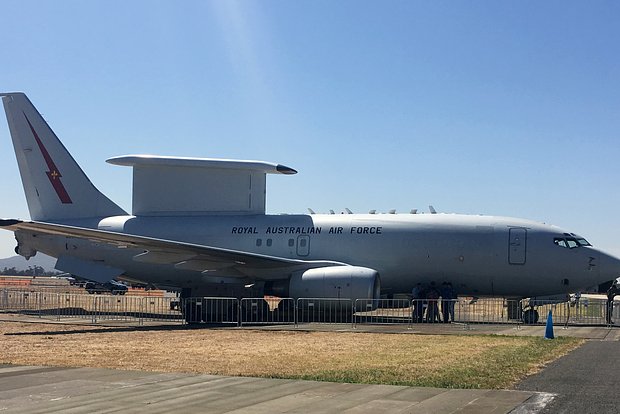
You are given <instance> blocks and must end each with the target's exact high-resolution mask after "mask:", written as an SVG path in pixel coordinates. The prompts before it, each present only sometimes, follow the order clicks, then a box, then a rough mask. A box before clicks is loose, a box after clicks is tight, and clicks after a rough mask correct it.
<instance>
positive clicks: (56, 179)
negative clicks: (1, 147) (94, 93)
mask: <svg viewBox="0 0 620 414" xmlns="http://www.w3.org/2000/svg"><path fill="white" fill-rule="evenodd" d="M24 117H25V118H26V122H28V126H30V130H31V131H32V135H34V139H35V141H37V145H38V146H39V149H40V150H41V154H42V155H43V159H44V160H45V163H46V164H47V168H49V171H46V174H47V178H48V179H49V180H50V183H52V187H54V190H55V191H56V194H58V198H59V199H60V201H61V202H62V203H63V204H73V201H71V197H69V194H68V193H67V190H66V189H65V186H64V185H62V181H60V177H62V174H61V173H60V171H58V168H56V164H54V161H53V160H52V157H51V156H50V154H49V152H47V149H46V148H45V146H44V145H43V143H42V142H41V139H39V135H38V134H37V131H35V130H34V127H33V126H32V124H31V123H30V120H29V119H28V117H27V116H26V114H25V113H24Z"/></svg>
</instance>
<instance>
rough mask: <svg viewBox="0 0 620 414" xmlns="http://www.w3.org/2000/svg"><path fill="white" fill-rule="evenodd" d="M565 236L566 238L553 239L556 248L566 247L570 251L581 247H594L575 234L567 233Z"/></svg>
mask: <svg viewBox="0 0 620 414" xmlns="http://www.w3.org/2000/svg"><path fill="white" fill-rule="evenodd" d="M564 235H565V237H555V238H554V239H553V243H554V244H555V245H556V246H560V247H566V248H569V249H575V248H577V247H581V246H592V245H591V244H590V243H588V241H587V240H586V239H584V238H583V237H580V236H577V235H576V234H574V233H565V234H564Z"/></svg>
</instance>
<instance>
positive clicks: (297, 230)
mask: <svg viewBox="0 0 620 414" xmlns="http://www.w3.org/2000/svg"><path fill="white" fill-rule="evenodd" d="M230 232H231V234H381V233H382V232H383V227H381V226H351V227H346V228H345V227H339V226H332V227H329V229H327V228H326V231H325V232H324V233H323V227H313V226H309V227H305V226H275V227H266V228H264V229H260V230H259V228H258V227H255V226H233V227H232V228H231V231H230Z"/></svg>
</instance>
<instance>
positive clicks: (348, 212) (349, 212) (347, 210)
mask: <svg viewBox="0 0 620 414" xmlns="http://www.w3.org/2000/svg"><path fill="white" fill-rule="evenodd" d="M344 211H346V212H347V214H353V212H352V211H351V210H349V209H348V208H346V207H345V208H344Z"/></svg>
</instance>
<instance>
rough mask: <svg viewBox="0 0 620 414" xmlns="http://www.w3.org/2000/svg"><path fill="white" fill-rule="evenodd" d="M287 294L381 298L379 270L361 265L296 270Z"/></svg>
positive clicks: (298, 296)
mask: <svg viewBox="0 0 620 414" xmlns="http://www.w3.org/2000/svg"><path fill="white" fill-rule="evenodd" d="M288 294H289V295H290V296H291V297H293V298H330V299H351V300H352V301H355V299H379V296H380V294H381V282H380V279H379V273H378V272H377V271H376V270H373V269H369V268H367V267H359V266H334V267H319V268H317V269H310V270H306V271H304V272H299V273H295V274H293V276H292V277H291V279H290V283H289V289H288Z"/></svg>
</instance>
